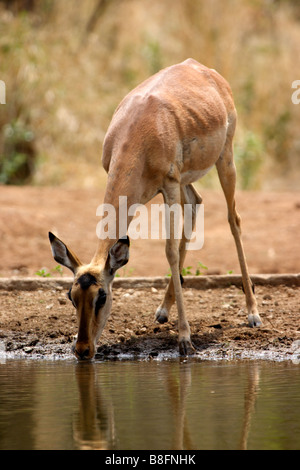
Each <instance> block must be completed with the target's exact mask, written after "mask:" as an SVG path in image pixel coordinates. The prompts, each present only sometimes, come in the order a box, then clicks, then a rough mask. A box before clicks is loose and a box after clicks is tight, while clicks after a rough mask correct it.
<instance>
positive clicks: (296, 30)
mask: <svg viewBox="0 0 300 470" xmlns="http://www.w3.org/2000/svg"><path fill="white" fill-rule="evenodd" d="M188 57H193V58H194V59H196V60H198V61H199V62H202V63H203V64H205V65H207V66H208V67H212V68H215V69H216V70H217V71H218V72H219V73H221V74H222V75H223V76H224V77H225V78H226V79H227V80H228V81H229V83H230V84H231V87H232V90H233V93H234V97H235V102H236V107H237V110H238V115H239V122H238V129H237V134H236V139H235V155H236V162H237V166H238V170H239V187H240V188H241V189H274V190H296V189H299V175H300V162H299V155H300V134H299V117H300V105H295V104H293V103H292V101H291V96H292V92H293V91H294V90H292V82H293V81H294V80H297V79H300V2H299V1H298V0H209V1H208V0H80V1H79V0H64V1H62V0H0V79H1V80H3V81H4V82H5V84H6V104H5V105H0V184H24V183H26V184H34V185H64V186H65V187H82V188H88V187H101V186H102V185H104V184H105V181H106V176H105V174H104V171H103V170H102V168H101V165H100V158H101V146H102V142H103V138H104V135H105V132H106V130H107V127H108V125H109V122H110V119H111V117H112V113H113V111H114V109H115V107H116V106H117V105H118V103H119V102H120V100H121V99H122V98H123V96H124V95H125V94H126V93H127V92H128V91H129V90H130V89H132V88H133V87H134V86H136V85H137V84H138V83H140V82H141V81H142V80H144V79H145V78H147V77H148V76H149V75H151V74H153V73H155V72H157V71H158V70H159V69H161V68H163V67H166V66H168V65H171V64H174V63H177V62H180V61H182V60H185V59H186V58H188ZM201 185H204V186H206V187H209V188H215V187H219V183H218V182H217V177H216V172H214V171H213V172H211V173H210V174H208V175H207V176H206V177H205V178H204V179H203V180H202V181H201Z"/></svg>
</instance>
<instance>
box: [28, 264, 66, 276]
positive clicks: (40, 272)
mask: <svg viewBox="0 0 300 470" xmlns="http://www.w3.org/2000/svg"><path fill="white" fill-rule="evenodd" d="M51 272H52V273H53V274H57V273H58V274H60V275H61V276H62V275H63V268H62V267H61V265H60V264H58V265H57V266H55V268H53V269H52V270H51ZM51 272H49V271H48V270H47V269H46V268H41V269H39V270H38V271H36V273H35V274H36V276H40V277H51V276H52V274H51Z"/></svg>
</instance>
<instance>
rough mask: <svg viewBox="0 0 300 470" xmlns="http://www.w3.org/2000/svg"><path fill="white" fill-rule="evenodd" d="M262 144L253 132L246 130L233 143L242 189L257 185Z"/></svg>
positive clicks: (261, 160) (261, 158)
mask: <svg viewBox="0 0 300 470" xmlns="http://www.w3.org/2000/svg"><path fill="white" fill-rule="evenodd" d="M263 150H264V148H263V144H262V142H261V140H260V138H259V137H258V136H257V135H256V134H255V133H254V132H251V131H249V132H246V134H245V136H244V137H243V139H242V142H241V141H240V142H239V143H238V144H236V145H235V149H234V154H235V161H236V166H237V171H238V175H239V181H240V182H241V187H242V189H250V188H255V187H257V185H258V184H257V183H258V178H257V176H258V172H259V170H260V169H261V165H262V162H263Z"/></svg>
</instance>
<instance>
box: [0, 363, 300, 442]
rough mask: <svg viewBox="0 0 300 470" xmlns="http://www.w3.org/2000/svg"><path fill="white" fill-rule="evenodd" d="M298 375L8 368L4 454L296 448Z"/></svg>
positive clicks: (244, 369) (0, 393) (1, 373)
mask: <svg viewBox="0 0 300 470" xmlns="http://www.w3.org/2000/svg"><path fill="white" fill-rule="evenodd" d="M299 367H300V366H299V365H294V364H292V363H289V362H281V363H276V362H274V363H272V362H267V361H262V362H254V361H249V362H233V363H230V362H221V361H220V362H211V361H203V362H201V361H179V360H178V361H177V360H174V361H137V362H134V361H132V362H131V361H116V362H93V363H84V364H80V363H77V362H75V361H74V360H70V361H69V360H62V361H60V360H58V361H47V360H43V361H38V360H17V359H12V360H6V361H4V362H3V363H1V364H0V449H115V450H117V449H121V450H142V449H146V450H171V449H175V450H181V449H184V450H189V449H190V450H197V449H199V450H201V449H216V450H217V449H299V448H300V368H299Z"/></svg>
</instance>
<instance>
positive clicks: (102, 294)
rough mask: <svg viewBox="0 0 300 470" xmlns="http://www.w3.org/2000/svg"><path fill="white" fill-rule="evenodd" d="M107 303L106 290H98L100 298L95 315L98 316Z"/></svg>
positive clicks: (96, 303) (98, 298)
mask: <svg viewBox="0 0 300 470" xmlns="http://www.w3.org/2000/svg"><path fill="white" fill-rule="evenodd" d="M105 302H106V292H105V290H104V289H102V288H101V289H99V290H98V296H97V298H96V302H95V315H98V312H99V310H100V308H101V307H103V305H104V304H105Z"/></svg>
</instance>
